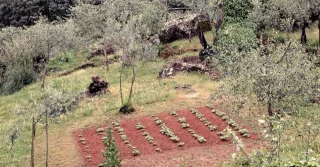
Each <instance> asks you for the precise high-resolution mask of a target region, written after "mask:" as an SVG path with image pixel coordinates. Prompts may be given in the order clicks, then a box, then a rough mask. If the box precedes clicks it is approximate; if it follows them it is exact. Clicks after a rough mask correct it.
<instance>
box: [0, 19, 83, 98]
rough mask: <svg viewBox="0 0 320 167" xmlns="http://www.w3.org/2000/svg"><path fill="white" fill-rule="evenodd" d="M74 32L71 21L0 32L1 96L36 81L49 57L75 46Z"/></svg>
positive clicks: (78, 40)
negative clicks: (2, 66) (2, 73)
mask: <svg viewBox="0 0 320 167" xmlns="http://www.w3.org/2000/svg"><path fill="white" fill-rule="evenodd" d="M75 29H76V27H75V26H74V24H73V22H72V21H68V22H66V23H62V24H48V23H46V21H45V20H43V19H42V20H40V21H39V22H38V23H37V24H36V25H35V26H32V27H30V28H26V29H24V30H23V29H20V28H5V29H2V30H0V62H1V63H2V64H4V65H5V66H6V72H5V73H4V76H3V80H2V82H1V87H0V93H1V94H11V93H14V92H15V91H17V90H19V89H21V88H22V87H23V86H24V85H27V84H30V83H32V82H34V81H36V80H37V79H38V78H39V74H40V73H41V72H42V70H43V69H44V64H45V63H46V62H47V59H48V58H50V57H53V56H54V55H56V54H58V53H61V52H64V51H66V50H69V49H74V48H76V47H78V46H79V44H80V43H81V40H80V39H79V38H78V37H77V35H76V33H75V31H74V30H75ZM48 53H49V55H48Z"/></svg>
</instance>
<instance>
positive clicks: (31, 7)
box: [0, 0, 74, 28]
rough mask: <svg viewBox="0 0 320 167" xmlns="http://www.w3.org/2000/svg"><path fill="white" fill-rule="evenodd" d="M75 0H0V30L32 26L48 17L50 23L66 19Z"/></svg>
mask: <svg viewBox="0 0 320 167" xmlns="http://www.w3.org/2000/svg"><path fill="white" fill-rule="evenodd" d="M73 5H74V2H73V0H55V1H47V0H28V1H23V0H0V28H4V27H7V26H15V27H22V26H30V25H34V24H35V22H36V21H38V20H39V19H40V16H46V17H47V18H48V19H49V20H50V21H54V20H57V19H60V18H66V17H67V16H68V15H69V14H70V6H73Z"/></svg>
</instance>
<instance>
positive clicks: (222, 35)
mask: <svg viewBox="0 0 320 167" xmlns="http://www.w3.org/2000/svg"><path fill="white" fill-rule="evenodd" d="M257 42H258V41H257V38H256V35H255V31H254V29H253V28H252V26H251V27H250V26H249V25H244V24H242V23H235V24H230V25H227V26H226V27H224V28H223V29H221V30H220V31H219V32H218V34H217V43H216V45H217V46H218V50H219V51H220V52H229V51H232V50H237V51H239V52H241V51H249V50H250V49H253V48H256V47H257Z"/></svg>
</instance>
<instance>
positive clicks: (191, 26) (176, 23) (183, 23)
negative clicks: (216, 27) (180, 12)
mask: <svg viewBox="0 0 320 167" xmlns="http://www.w3.org/2000/svg"><path fill="white" fill-rule="evenodd" d="M199 28H200V29H201V30H202V31H209V30H211V28H212V27H211V22H210V18H209V15H208V14H206V13H202V14H192V15H187V16H185V17H183V18H178V19H174V20H171V21H169V22H167V23H166V24H165V26H164V27H163V28H162V30H161V33H160V35H159V39H160V42H161V43H169V42H172V41H175V40H178V39H184V38H189V37H191V36H195V35H197V34H198V30H199Z"/></svg>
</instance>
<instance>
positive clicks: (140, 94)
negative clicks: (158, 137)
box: [0, 33, 218, 166]
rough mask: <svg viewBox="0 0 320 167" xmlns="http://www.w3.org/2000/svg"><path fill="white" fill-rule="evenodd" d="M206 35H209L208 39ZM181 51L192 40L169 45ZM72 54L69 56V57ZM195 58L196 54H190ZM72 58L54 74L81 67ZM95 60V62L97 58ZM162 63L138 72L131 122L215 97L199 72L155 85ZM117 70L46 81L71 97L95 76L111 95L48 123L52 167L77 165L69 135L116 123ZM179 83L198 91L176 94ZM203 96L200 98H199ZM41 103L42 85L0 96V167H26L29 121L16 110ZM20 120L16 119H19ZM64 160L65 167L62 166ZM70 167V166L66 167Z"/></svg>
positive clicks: (39, 145) (41, 155)
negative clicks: (15, 135) (11, 139)
mask: <svg viewBox="0 0 320 167" xmlns="http://www.w3.org/2000/svg"><path fill="white" fill-rule="evenodd" d="M206 35H207V36H210V35H211V34H210V33H207V34H206ZM172 45H173V46H176V47H178V48H179V49H188V48H194V47H196V48H199V47H201V46H200V45H199V41H198V40H197V38H193V39H192V43H191V44H190V43H189V42H187V41H186V40H181V41H176V42H174V43H173V44H172ZM70 54H71V55H70ZM189 54H190V55H195V56H196V55H197V53H192V52H191V53H189ZM66 56H68V57H69V58H70V61H71V63H70V61H69V63H67V64H66V63H59V65H57V64H55V63H52V64H51V67H53V68H54V67H55V68H56V69H57V71H59V70H66V69H68V68H72V67H74V66H77V65H78V64H80V63H82V61H83V60H84V57H85V56H84V55H76V54H74V53H68V54H66ZM97 59H99V58H97ZM164 64H165V61H164V60H157V61H155V62H150V63H147V64H145V65H144V66H142V67H141V70H140V72H139V74H138V77H137V80H136V83H135V85H134V96H133V104H134V107H136V109H137V112H136V113H134V114H133V115H131V116H130V117H135V116H140V115H145V114H150V113H155V112H163V111H167V112H169V111H171V110H177V109H181V108H188V107H193V106H201V105H203V104H204V103H205V100H206V99H207V98H208V97H209V95H210V92H213V91H214V89H215V87H216V85H217V84H218V83H217V82H212V81H211V80H210V78H209V77H207V76H202V75H199V74H197V73H193V74H179V75H178V76H176V77H174V78H173V79H163V80H158V79H157V76H158V73H159V71H160V70H161V68H162V66H163V65H164ZM119 69H120V66H119V64H118V63H115V64H112V65H111V66H110V71H108V72H107V71H106V70H105V69H104V67H96V68H88V69H85V70H79V71H76V72H74V73H72V74H70V75H67V76H63V77H56V76H54V75H53V76H50V77H48V79H47V82H46V83H47V87H49V88H51V90H55V91H56V92H61V93H63V94H68V95H69V94H71V95H74V94H76V93H78V92H82V91H84V90H85V89H86V87H87V86H88V85H89V84H90V82H91V79H90V77H91V76H92V75H98V76H100V77H101V78H103V79H105V80H106V81H108V82H109V84H110V91H111V94H108V95H103V96H100V97H96V98H86V99H84V100H82V101H81V102H80V104H79V106H78V107H77V108H74V109H73V110H72V111H71V112H69V113H68V114H67V115H65V116H63V117H59V118H56V119H54V120H52V121H51V123H50V138H49V143H50V160H51V161H50V163H51V165H52V166H58V165H61V163H62V162H63V164H65V165H67V166H68V165H70V166H72V165H74V164H75V163H79V162H80V160H79V157H78V156H77V154H76V148H75V146H74V143H73V142H74V141H73V138H72V135H71V133H72V131H73V130H75V129H78V128H81V127H86V126H90V125H92V124H103V123H105V122H106V121H108V120H109V119H110V118H116V119H119V118H120V117H123V116H121V115H118V109H119V108H120V106H121V101H120V93H119ZM130 75H131V73H130V70H128V69H127V70H126V71H125V73H124V79H125V81H124V92H125V94H124V95H125V97H127V95H128V92H129V86H130V84H129V83H130ZM177 84H192V85H194V88H195V89H196V90H197V91H198V93H196V94H195V95H193V96H189V95H186V94H185V93H183V92H180V91H177V90H175V89H174V86H175V85H177ZM200 95H201V96H200ZM42 99H43V91H41V90H40V83H35V84H32V85H29V86H26V87H25V88H23V89H22V90H20V91H19V92H16V93H14V94H12V95H9V96H0V130H1V134H0V140H1V143H2V144H1V146H0V166H25V165H23V164H28V163H29V151H30V143H31V142H30V141H31V139H30V137H31V134H30V133H31V122H30V119H31V116H30V114H28V113H27V112H26V111H23V112H24V114H22V115H19V114H16V112H15V111H16V110H17V109H18V108H21V107H28V106H29V104H30V100H37V101H38V103H40V102H41V101H42ZM18 115H19V116H18ZM12 128H19V130H18V132H19V133H18V138H17V140H16V141H15V144H14V147H13V150H12V155H10V150H9V149H10V142H9V137H8V136H9V133H10V131H11V129H12ZM44 139H45V138H44V129H43V125H42V124H39V125H38V129H37V137H36V162H37V165H39V166H42V165H43V163H44V159H45V147H44V145H45V144H44V141H45V140H44ZM64 147H68V148H70V151H68V152H65V153H63V155H61V154H62V153H61V151H63V149H65V148H64ZM64 159H67V160H68V161H69V162H64ZM68 163H69V164H68Z"/></svg>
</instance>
